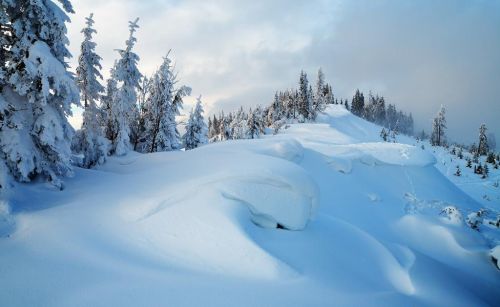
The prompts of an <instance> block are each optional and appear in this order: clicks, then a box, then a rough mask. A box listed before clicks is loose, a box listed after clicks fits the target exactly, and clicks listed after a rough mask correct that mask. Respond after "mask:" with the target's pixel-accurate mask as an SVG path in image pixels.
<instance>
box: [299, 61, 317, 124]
mask: <svg viewBox="0 0 500 307" xmlns="http://www.w3.org/2000/svg"><path fill="white" fill-rule="evenodd" d="M298 94H299V96H298V113H299V115H300V116H301V117H302V119H303V120H307V119H311V118H312V117H314V114H313V101H312V93H311V87H310V86H309V81H308V80H307V74H306V73H305V72H304V71H301V72H300V79H299V92H298Z"/></svg>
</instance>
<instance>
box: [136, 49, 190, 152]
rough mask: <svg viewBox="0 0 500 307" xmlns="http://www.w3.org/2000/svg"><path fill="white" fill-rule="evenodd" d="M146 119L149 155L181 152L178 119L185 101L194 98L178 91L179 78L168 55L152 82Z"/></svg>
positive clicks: (181, 90)
mask: <svg viewBox="0 0 500 307" xmlns="http://www.w3.org/2000/svg"><path fill="white" fill-rule="evenodd" d="M150 82H151V83H150V85H149V90H150V93H149V95H148V100H147V102H146V104H147V114H146V115H145V119H144V120H145V135H144V138H145V139H146V143H147V146H146V151H148V152H157V151H169V150H176V149H179V148H180V145H181V142H180V141H181V140H180V135H179V131H178V130H177V124H176V121H175V116H177V115H179V114H180V109H181V108H182V103H183V98H184V97H185V96H187V95H190V94H191V88H189V87H187V86H181V87H179V88H178V89H175V87H174V86H175V84H176V83H177V76H176V75H175V74H174V72H173V67H172V61H171V60H170V58H169V54H167V56H165V57H164V59H163V63H162V65H161V66H160V68H159V69H158V71H157V72H156V73H155V74H154V76H153V77H152V80H151V81H150Z"/></svg>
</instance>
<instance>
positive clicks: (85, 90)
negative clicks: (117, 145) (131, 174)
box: [73, 14, 109, 168]
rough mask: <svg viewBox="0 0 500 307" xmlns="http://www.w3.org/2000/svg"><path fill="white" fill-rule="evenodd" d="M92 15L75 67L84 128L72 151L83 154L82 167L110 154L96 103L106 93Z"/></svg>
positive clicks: (100, 160) (103, 158)
mask: <svg viewBox="0 0 500 307" xmlns="http://www.w3.org/2000/svg"><path fill="white" fill-rule="evenodd" d="M93 24H94V19H93V14H90V16H89V17H87V18H86V27H85V28H84V29H83V30H82V33H83V35H84V40H83V42H82V44H81V47H80V50H81V54H80V57H79V58H78V67H77V68H76V75H77V79H76V80H77V84H78V86H79V88H80V94H81V95H80V97H81V99H82V100H83V102H84V108H85V111H84V112H83V123H82V129H81V130H80V131H78V132H77V134H76V135H75V137H74V138H73V149H74V150H75V151H77V152H80V153H82V154H83V161H82V165H81V166H82V167H86V168H90V167H92V166H94V165H96V164H102V163H104V161H105V160H106V156H107V154H108V146H109V142H108V140H107V139H106V138H105V137H104V132H103V130H102V128H101V126H100V123H99V112H100V111H99V109H98V107H97V100H98V99H99V97H100V96H101V95H100V94H101V93H102V92H104V87H103V86H102V85H101V84H100V83H99V81H98V80H97V79H98V78H99V79H102V75H101V73H100V69H102V66H101V64H100V61H101V57H100V56H99V55H97V54H96V53H95V47H96V44H95V43H94V42H93V41H92V35H93V34H94V33H96V30H95V29H94V28H93Z"/></svg>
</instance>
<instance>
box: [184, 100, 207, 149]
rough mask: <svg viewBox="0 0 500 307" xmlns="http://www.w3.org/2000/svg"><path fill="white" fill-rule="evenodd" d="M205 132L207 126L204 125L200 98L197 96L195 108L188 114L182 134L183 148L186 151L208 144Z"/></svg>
mask: <svg viewBox="0 0 500 307" xmlns="http://www.w3.org/2000/svg"><path fill="white" fill-rule="evenodd" d="M207 130H208V129H207V124H205V119H204V118H203V107H202V105H201V96H199V97H198V99H197V101H196V106H195V107H194V109H193V110H192V111H191V113H190V114H189V119H188V122H187V125H186V134H184V146H185V147H186V150H189V149H194V148H196V147H199V146H200V145H203V144H206V143H207V142H208V139H207Z"/></svg>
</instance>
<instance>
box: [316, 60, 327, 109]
mask: <svg viewBox="0 0 500 307" xmlns="http://www.w3.org/2000/svg"><path fill="white" fill-rule="evenodd" d="M327 94H328V87H327V85H326V84H325V75H324V74H323V70H322V69H321V68H320V69H319V70H318V77H317V80H316V89H315V92H314V111H315V112H316V113H317V112H320V111H323V110H324V109H325V107H326V104H327V96H326V95H327Z"/></svg>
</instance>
